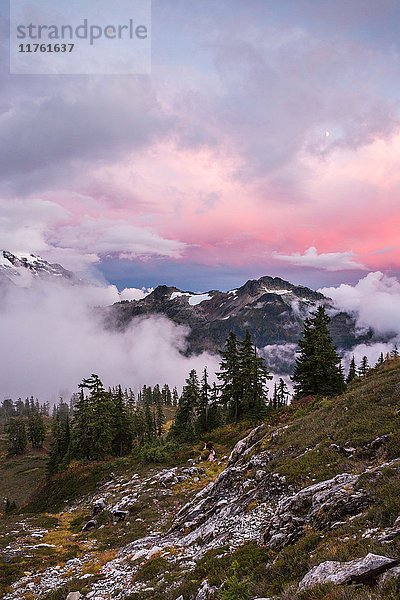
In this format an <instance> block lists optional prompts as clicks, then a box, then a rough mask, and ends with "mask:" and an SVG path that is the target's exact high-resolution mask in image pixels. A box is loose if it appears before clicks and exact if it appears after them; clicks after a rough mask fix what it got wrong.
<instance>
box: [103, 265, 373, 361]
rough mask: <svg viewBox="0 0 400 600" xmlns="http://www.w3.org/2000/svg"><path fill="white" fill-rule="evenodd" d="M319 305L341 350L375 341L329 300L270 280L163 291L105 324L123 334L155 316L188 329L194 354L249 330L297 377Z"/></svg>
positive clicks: (116, 311) (116, 312)
mask: <svg viewBox="0 0 400 600" xmlns="http://www.w3.org/2000/svg"><path fill="white" fill-rule="evenodd" d="M319 304H324V305H325V306H326V307H327V308H328V309H329V312H330V313H331V316H332V320H331V323H330V329H331V333H332V337H333V339H334V342H335V343H336V345H337V346H338V347H339V348H340V349H342V350H346V349H349V348H351V347H353V346H354V345H356V344H357V343H362V342H366V341H369V340H371V339H372V338H373V332H372V331H369V332H363V333H360V332H358V331H357V328H356V323H355V319H354V317H353V316H351V315H349V314H346V313H343V312H339V311H337V310H335V309H334V307H333V303H332V301H331V300H330V299H329V298H327V297H325V296H324V295H323V294H320V293H319V292H315V291H313V290H311V289H309V288H307V287H304V286H296V285H293V284H291V283H289V282H288V281H285V280H283V279H281V278H279V277H268V276H265V277H261V278H260V279H258V280H249V281H247V282H246V283H245V284H244V285H242V286H241V287H239V288H237V289H234V290H229V291H228V292H220V291H218V290H211V291H208V292H206V293H202V294H200V293H193V292H188V291H182V290H179V289H178V288H176V287H169V286H166V285H160V286H158V287H157V288H156V289H155V290H154V291H153V292H152V293H150V294H149V295H147V296H146V297H145V298H143V299H141V300H138V301H132V302H129V301H124V302H119V303H117V304H114V305H113V306H112V307H110V308H108V309H107V311H106V316H105V318H106V320H107V321H108V322H109V323H111V324H112V326H113V327H115V328H117V329H122V330H123V329H125V328H126V327H127V326H128V325H129V323H130V322H131V320H132V319H133V318H135V317H140V316H148V315H154V314H155V315H163V316H166V317H168V318H169V319H171V320H172V321H174V322H175V323H177V324H183V325H188V326H189V327H190V333H189V335H188V354H190V353H199V352H202V351H204V350H206V351H210V352H217V351H218V350H221V349H222V348H223V345H224V342H225V340H226V338H227V337H228V335H229V334H230V333H231V332H233V333H235V334H236V335H237V336H238V337H242V336H243V332H244V331H246V329H248V330H249V331H250V333H251V335H252V339H253V340H254V342H255V343H256V345H257V347H258V348H260V349H265V352H266V358H268V355H269V353H270V352H271V351H272V353H273V361H274V366H275V363H278V364H277V367H278V369H279V372H281V373H285V372H286V373H287V372H290V371H291V367H292V363H293V357H294V353H295V346H296V344H297V342H298V340H299V338H300V336H301V332H302V330H303V324H304V319H305V317H306V316H308V314H309V313H310V311H312V310H314V309H315V308H316V307H317V306H318V305H319ZM291 344H292V345H293V346H290V345H291ZM279 349H283V350H284V352H283V354H284V353H285V351H287V350H289V352H288V356H287V357H286V358H285V357H284V356H283V354H282V353H279ZM279 363H280V364H279Z"/></svg>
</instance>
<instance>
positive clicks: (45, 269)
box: [0, 250, 76, 287]
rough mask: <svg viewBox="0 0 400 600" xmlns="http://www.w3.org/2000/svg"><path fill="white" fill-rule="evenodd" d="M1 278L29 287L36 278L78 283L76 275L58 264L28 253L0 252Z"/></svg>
mask: <svg viewBox="0 0 400 600" xmlns="http://www.w3.org/2000/svg"><path fill="white" fill-rule="evenodd" d="M0 276H1V278H2V279H4V278H5V279H6V280H8V281H11V282H12V283H14V284H16V285H18V286H22V287H27V286H29V285H30V283H31V282H32V279H33V278H35V277H59V278H63V279H68V280H69V281H70V282H74V281H76V277H75V275H74V274H73V273H72V272H71V271H68V270H67V269H64V267H62V266H61V265H59V264H58V263H49V262H47V261H46V260H44V259H43V258H41V257H40V256H37V255H36V254H32V253H26V252H9V251H8V250H1V251H0Z"/></svg>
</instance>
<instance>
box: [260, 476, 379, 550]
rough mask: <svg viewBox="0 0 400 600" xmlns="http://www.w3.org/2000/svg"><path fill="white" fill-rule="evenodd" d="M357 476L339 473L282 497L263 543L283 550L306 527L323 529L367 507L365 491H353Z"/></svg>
mask: <svg viewBox="0 0 400 600" xmlns="http://www.w3.org/2000/svg"><path fill="white" fill-rule="evenodd" d="M358 479H359V477H358V476H357V475H350V474H349V473H342V474H340V475H336V477H333V478H332V479H328V480H326V481H321V482H320V483H316V484H314V485H311V486H309V487H306V488H304V489H302V490H300V491H299V492H297V493H296V494H293V495H292V496H289V497H287V496H286V497H284V498H282V500H280V502H279V503H278V506H277V509H276V512H275V515H274V517H273V519H272V520H271V523H270V525H269V527H268V529H267V531H266V532H265V535H264V542H265V543H268V544H269V545H270V546H272V547H284V546H286V545H288V544H291V543H293V542H295V541H296V540H297V539H298V538H299V537H300V536H301V535H302V534H303V532H304V526H305V525H311V523H312V524H313V526H314V527H318V528H319V529H326V528H327V527H329V526H330V525H332V524H333V523H334V522H336V521H341V520H343V519H345V518H346V517H349V516H351V515H356V514H357V513H359V512H361V511H362V510H363V509H364V508H365V507H366V506H367V505H368V497H367V494H366V492H365V491H364V490H360V489H356V484H357V482H358Z"/></svg>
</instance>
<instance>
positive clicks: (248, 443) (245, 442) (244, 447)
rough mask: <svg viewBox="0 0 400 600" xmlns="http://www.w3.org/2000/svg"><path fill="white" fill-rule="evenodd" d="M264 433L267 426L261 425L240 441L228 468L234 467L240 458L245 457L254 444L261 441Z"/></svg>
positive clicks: (230, 457)
mask: <svg viewBox="0 0 400 600" xmlns="http://www.w3.org/2000/svg"><path fill="white" fill-rule="evenodd" d="M264 433H265V426H264V425H259V426H258V427H256V428H255V429H252V430H251V431H250V433H249V435H248V436H246V437H245V438H243V439H242V440H239V441H238V443H237V444H236V446H235V447H234V449H233V450H232V452H231V454H230V456H229V459H228V466H230V465H233V464H234V463H235V462H236V461H237V460H238V458H239V457H240V456H243V455H244V453H245V452H248V451H249V450H250V448H252V447H253V446H254V444H256V443H257V442H258V441H260V439H261V438H262V436H263V434H264Z"/></svg>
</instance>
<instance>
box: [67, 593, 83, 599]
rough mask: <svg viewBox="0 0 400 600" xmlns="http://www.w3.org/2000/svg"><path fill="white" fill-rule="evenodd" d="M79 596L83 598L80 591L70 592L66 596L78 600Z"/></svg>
mask: <svg viewBox="0 0 400 600" xmlns="http://www.w3.org/2000/svg"><path fill="white" fill-rule="evenodd" d="M79 598H83V596H82V594H81V593H80V592H70V593H69V594H68V596H67V600H79Z"/></svg>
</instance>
